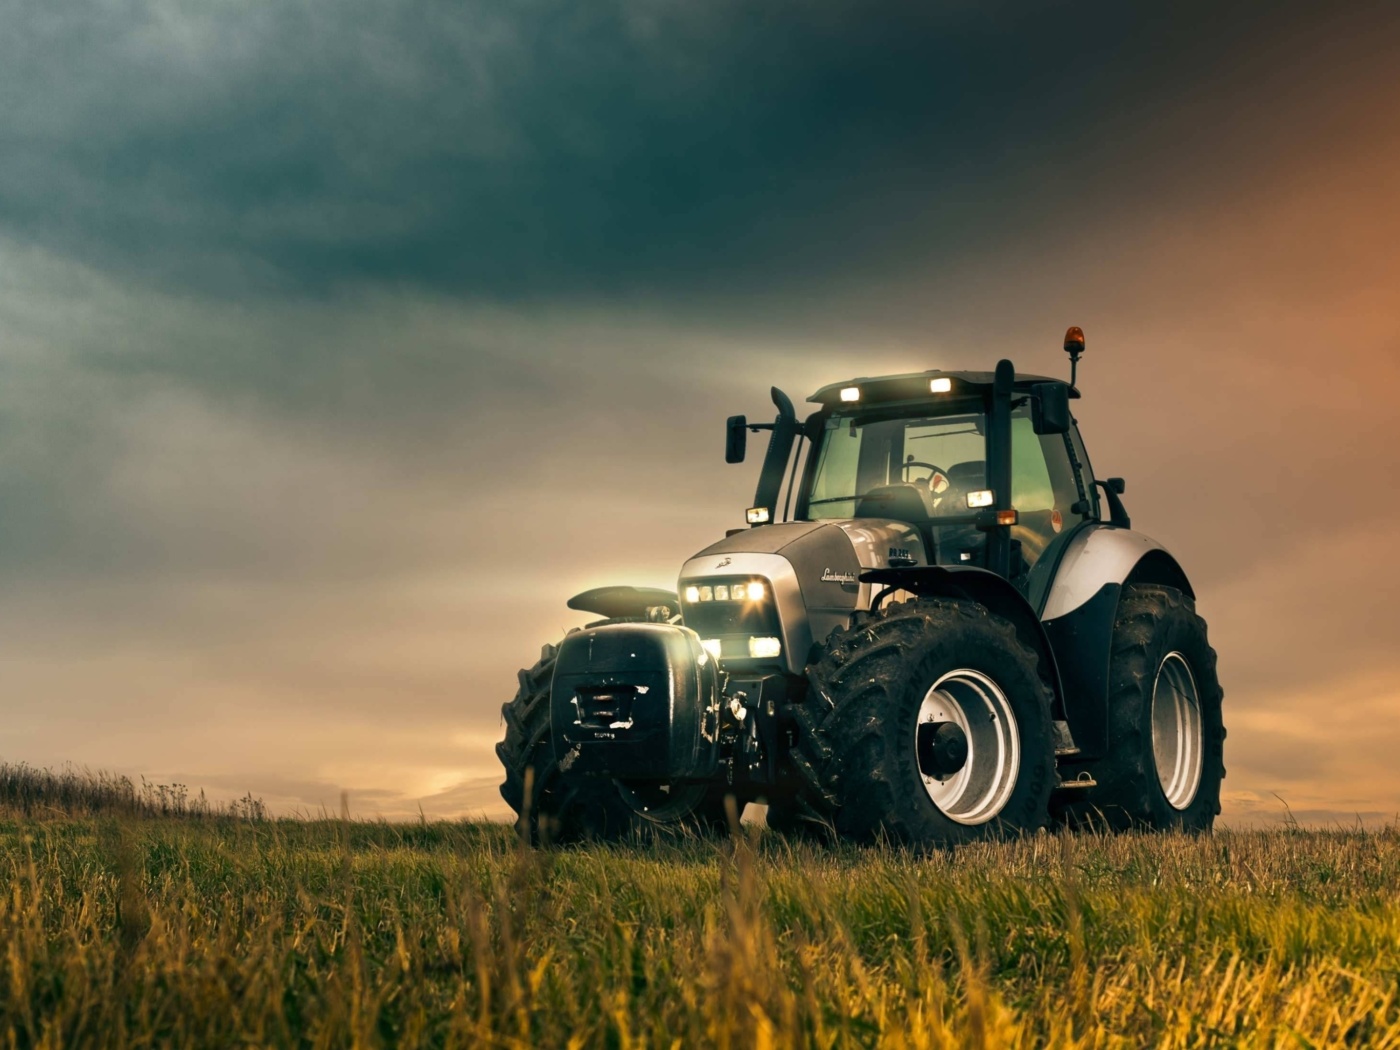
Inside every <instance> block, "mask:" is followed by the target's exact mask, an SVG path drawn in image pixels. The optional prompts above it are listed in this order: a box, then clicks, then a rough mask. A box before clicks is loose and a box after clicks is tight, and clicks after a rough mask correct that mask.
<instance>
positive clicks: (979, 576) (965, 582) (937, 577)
mask: <svg viewBox="0 0 1400 1050" xmlns="http://www.w3.org/2000/svg"><path fill="white" fill-rule="evenodd" d="M860 581H861V583H872V584H884V585H885V586H889V587H895V588H898V589H900V590H906V591H911V592H912V593H914V594H917V595H919V596H920V597H939V598H960V599H963V600H964V601H973V602H976V603H977V604H978V605H982V606H985V607H986V609H987V610H988V611H989V612H991V613H994V614H995V615H997V616H1000V617H1001V618H1002V619H1004V620H1007V621H1009V622H1010V623H1011V625H1012V626H1013V627H1015V628H1016V634H1017V635H1018V636H1019V637H1020V639H1021V641H1022V642H1023V643H1025V644H1026V645H1028V646H1030V647H1031V648H1032V649H1033V650H1035V654H1036V655H1037V656H1038V657H1039V658H1040V673H1041V675H1042V677H1044V679H1045V681H1046V684H1047V685H1049V686H1050V690H1051V692H1052V694H1053V695H1054V703H1053V704H1052V706H1051V712H1052V714H1053V716H1054V718H1055V719H1056V720H1058V721H1062V720H1064V718H1065V713H1064V709H1065V697H1064V689H1063V688H1062V686H1061V684H1060V670H1059V665H1058V664H1057V662H1056V660H1055V650H1054V647H1053V646H1052V645H1051V644H1050V639H1049V638H1048V637H1046V634H1045V629H1044V627H1042V626H1041V623H1040V621H1039V620H1038V619H1037V618H1036V615H1035V610H1034V609H1032V608H1031V606H1030V603H1029V602H1027V601H1026V599H1025V598H1024V597H1022V596H1021V592H1020V591H1018V590H1017V589H1016V588H1015V587H1013V586H1012V585H1011V584H1010V583H1008V582H1007V581H1006V580H1004V579H1002V578H1001V577H1000V576H998V575H997V574H996V573H994V572H991V571H989V570H987V569H982V568H978V567H976V566H973V565H916V566H911V567H908V568H900V569H873V570H871V571H870V572H864V573H861V576H860Z"/></svg>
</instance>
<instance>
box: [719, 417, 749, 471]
mask: <svg viewBox="0 0 1400 1050" xmlns="http://www.w3.org/2000/svg"><path fill="white" fill-rule="evenodd" d="M748 443H749V421H748V418H747V417H745V416H730V417H729V422H728V423H726V424H725V431H724V461H725V462H726V463H742V462H744V453H745V452H747V451H748Z"/></svg>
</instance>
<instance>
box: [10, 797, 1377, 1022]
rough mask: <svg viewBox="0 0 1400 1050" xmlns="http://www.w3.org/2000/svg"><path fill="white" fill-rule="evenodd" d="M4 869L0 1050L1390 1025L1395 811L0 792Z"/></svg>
mask: <svg viewBox="0 0 1400 1050" xmlns="http://www.w3.org/2000/svg"><path fill="white" fill-rule="evenodd" d="M2 805H3V799H0V806H2ZM0 865H3V869H4V877H5V879H6V885H7V886H8V890H7V892H6V893H5V894H4V896H3V899H0V1045H8V1046H16V1047H29V1046H51V1047H70V1046H124V1047H125V1046H146V1045H182V1046H191V1045H197V1046H325V1047H345V1046H365V1047H369V1046H391V1045H403V1046H418V1045H434V1046H521V1047H524V1046H570V1045H572V1046H605V1047H619V1048H621V1047H640V1046H647V1047H653V1046H656V1047H671V1046H684V1047H690V1046H720V1047H736V1048H738V1047H745V1048H746V1047H751V1046H821V1047H828V1046H890V1047H951V1046H969V1045H971V1046H977V1045H988V1046H1002V1045H1012V1046H1016V1045H1025V1046H1047V1045H1049V1046H1056V1047H1059V1046H1124V1047H1142V1046H1236V1045H1238V1046H1280V1047H1308V1046H1315V1047H1322V1046H1346V1045H1350V1046H1400V1001H1398V998H1397V997H1398V996H1400V893H1398V892H1397V887H1400V835H1397V833H1396V831H1395V830H1393V829H1392V830H1386V831H1379V832H1368V831H1359V830H1358V831H1331V832H1309V831H1303V830H1298V829H1287V830H1282V831H1273V832H1226V833H1219V834H1217V835H1215V836H1214V837H1209V838H1184V837H1148V836H1136V835H1125V836H1118V837H1112V838H1101V837H1096V836H1053V835H1043V836H1039V837H1036V838H1034V839H1031V840H1028V841H1023V842H1017V843H1007V844H1002V845H995V846H984V847H975V848H968V849H964V850H961V851H959V852H957V853H953V854H948V855H935V856H931V857H923V858H919V857H914V856H911V855H908V854H905V853H900V852H895V851H888V850H862V849H853V848H843V849H838V850H824V849H818V848H814V847H807V846H796V847H795V846H789V845H788V844H786V843H784V842H782V841H781V840H777V839H775V838H772V837H770V836H768V835H767V834H765V833H762V832H755V833H754V834H753V835H751V836H749V837H745V838H741V839H739V840H737V841H734V840H729V841H721V842H706V841H696V840H684V841H677V842H672V843H669V844H664V845H652V846H642V845H631V846H618V847H591V848H584V849H574V850H564V851H556V852H533V851H521V850H520V849H519V848H518V847H517V846H516V844H515V842H514V839H513V837H512V835H511V833H510V831H509V829H507V828H505V827H502V826H499V825H491V824H472V823H431V824H429V823H420V824H409V825H391V824H382V823H366V822H354V821H350V822H336V821H320V822H309V821H307V822H303V821H269V820H264V819H249V818H247V817H237V816H233V815H231V814H229V813H224V814H222V815H220V814H218V813H213V812H210V813H206V814H201V815H198V816H197V817H196V818H195V819H190V818H188V817H160V816H142V815H139V814H130V813H118V814H113V815H108V814H103V813H98V814H96V815H74V816H59V815H54V814H48V815H44V816H35V815H29V816H25V815H23V814H20V813H19V812H18V811H11V814H10V815H9V816H8V817H3V818H0Z"/></svg>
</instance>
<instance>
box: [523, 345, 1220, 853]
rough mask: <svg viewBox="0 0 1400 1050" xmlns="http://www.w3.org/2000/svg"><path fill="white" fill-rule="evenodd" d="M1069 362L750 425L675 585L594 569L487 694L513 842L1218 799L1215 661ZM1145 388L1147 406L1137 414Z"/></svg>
mask: <svg viewBox="0 0 1400 1050" xmlns="http://www.w3.org/2000/svg"><path fill="white" fill-rule="evenodd" d="M1064 349H1065V351H1066V352H1067V353H1068V354H1069V357H1070V376H1069V380H1068V382H1066V381H1065V380H1063V379H1056V378H1053V377H1047V376H1040V375H1029V374H1024V373H1018V372H1017V371H1016V369H1015V367H1014V366H1013V365H1012V364H1011V362H1010V361H1007V360H1002V361H1000V362H998V363H997V365H996V367H995V369H993V370H992V371H990V372H977V371H944V370H941V369H930V370H928V371H924V372H911V373H904V374H897V375H884V376H873V377H871V376H861V377H856V378H850V379H844V380H841V381H838V382H833V383H830V384H828V385H826V386H823V387H822V388H821V389H819V390H817V391H816V393H814V394H813V395H812V396H811V397H810V398H808V402H809V403H810V404H811V405H813V406H814V407H813V409H812V411H810V412H809V413H808V414H807V415H806V416H805V417H802V418H799V416H798V414H797V411H796V409H795V408H794V406H793V403H792V401H791V399H790V398H788V396H787V395H786V394H784V393H783V392H782V391H781V390H779V389H778V388H777V387H774V388H772V389H771V390H770V392H769V393H770V397H771V400H772V402H773V406H774V408H775V409H776V414H775V416H774V417H773V420H772V422H761V423H750V422H749V420H748V417H747V416H745V415H735V416H730V417H729V419H728V421H727V423H726V427H725V460H726V461H727V462H730V463H739V462H742V461H743V460H744V458H745V454H746V451H747V440H748V435H749V434H751V433H759V432H766V433H767V434H768V442H767V448H766V450H765V452H764V456H763V462H762V465H761V467H760V469H759V473H758V481H757V487H756V489H755V493H754V498H753V501H752V505H751V506H750V507H749V508H748V509H747V510H746V511H745V523H746V525H747V526H748V527H747V528H735V529H731V530H729V532H728V533H727V534H726V535H725V537H724V538H723V539H720V540H718V541H717V542H715V543H713V544H711V545H709V546H708V547H706V548H705V549H703V550H701V551H699V552H698V553H696V554H695V555H693V556H692V557H691V558H689V559H687V560H686V561H685V562H684V564H683V565H682V566H681V570H680V573H679V577H678V585H677V587H676V589H675V590H674V591H672V590H667V589H665V588H661V587H634V586H618V585H613V586H600V587H595V588H594V589H592V590H590V591H586V592H584V593H583V594H580V595H576V596H575V597H574V598H572V599H570V600H569V606H570V608H573V609H577V610H580V611H583V612H586V613H590V614H593V615H595V616H598V617H601V619H597V620H594V621H593V622H590V623H587V624H586V625H585V626H583V627H582V628H581V629H577V630H574V631H572V632H570V633H569V634H568V635H566V636H565V637H564V639H563V640H562V642H561V644H559V645H558V646H557V647H556V646H546V647H545V649H544V651H543V653H542V655H541V658H540V660H539V661H538V662H537V663H535V665H534V666H533V667H531V668H529V669H527V670H525V671H522V672H521V676H520V691H519V693H518V694H517V695H516V697H515V699H514V700H512V701H511V702H510V703H508V704H507V705H506V706H505V709H504V715H505V724H506V733H505V739H504V740H503V741H502V742H501V744H500V745H499V746H498V747H497V753H498V755H499V756H500V758H501V761H502V763H503V765H504V767H505V783H504V784H503V785H502V787H501V792H502V794H503V796H504V797H505V799H506V801H507V802H509V803H510V805H511V806H512V807H513V808H514V809H515V811H516V813H517V814H518V815H519V820H518V822H517V827H518V828H519V830H520V832H521V834H522V835H524V836H525V837H526V838H527V839H528V840H529V841H532V842H540V841H544V840H551V839H552V840H556V841H558V840H566V839H578V838H586V837H603V838H613V837H620V836H628V835H632V834H635V833H638V832H641V833H650V832H655V831H657V830H660V829H665V828H672V827H676V826H681V825H688V826H691V827H693V828H696V829H699V830H702V831H707V830H712V829H715V828H722V827H726V826H727V823H728V822H727V820H726V816H725V814H726V808H725V807H726V799H728V798H732V799H733V802H734V804H735V805H737V806H738V807H739V808H740V809H742V808H743V806H744V805H745V804H747V803H749V802H756V803H759V802H761V803H766V804H767V821H768V824H769V826H770V827H771V828H775V829H778V830H781V831H797V830H801V829H806V830H808V831H810V832H812V833H815V834H835V835H836V836H839V837H842V838H848V839H852V840H861V841H894V842H899V843H905V844H908V845H912V846H916V847H928V846H942V845H952V844H957V843H961V842H968V841H974V840H978V839H985V838H990V837H996V836H1000V835H1008V834H1011V835H1019V834H1024V833H1027V832H1030V831H1034V830H1035V829H1037V828H1040V827H1042V826H1045V825H1047V824H1049V823H1051V822H1062V823H1069V824H1079V823H1088V822H1098V824H1099V826H1101V827H1102V826H1104V825H1107V826H1109V827H1113V828H1126V827H1133V826H1141V827H1147V828H1156V829H1181V830H1187V831H1200V830H1203V829H1206V828H1209V827H1210V826H1211V824H1212V822H1213V820H1214V818H1215V815H1216V813H1218V812H1219V797H1220V784H1221V778H1222V777H1223V776H1224V767H1223V764H1222V741H1223V739H1224V735H1225V733H1224V727H1223V723H1222V715H1221V691H1220V685H1219V681H1218V679H1217V676H1216V670H1215V652H1214V650H1212V649H1211V647H1210V645H1209V643H1208V641H1207V638H1206V627H1205V622H1204V621H1203V620H1202V619H1201V618H1200V617H1199V616H1198V615H1197V614H1196V611H1195V604H1194V603H1195V593H1194V590H1193V588H1192V585H1191V583H1190V581H1189V580H1188V578H1187V576H1186V573H1185V571H1184V570H1183V569H1182V567H1181V565H1180V564H1179V563H1178V562H1177V560H1176V559H1175V558H1174V557H1173V556H1172V555H1171V554H1170V553H1169V552H1168V551H1167V550H1166V549H1165V548H1164V547H1163V546H1162V545H1161V544H1160V543H1157V542H1156V541H1155V540H1153V539H1151V538H1150V537H1148V536H1146V535H1144V534H1143V533H1141V532H1138V531H1135V530H1134V529H1133V528H1132V521H1131V520H1130V518H1129V517H1128V513H1127V510H1126V508H1125V507H1124V505H1123V501H1122V499H1121V496H1122V494H1123V492H1124V490H1125V485H1124V483H1123V480H1122V479H1121V478H1108V479H1106V480H1103V479H1099V478H1097V477H1095V475H1094V472H1093V468H1092V467H1091V465H1090V460H1089V456H1088V453H1087V451H1086V450H1085V447H1084V443H1083V441H1082V439H1081V436H1080V433H1079V424H1078V421H1077V420H1076V419H1075V418H1074V414H1073V413H1072V412H1071V410H1070V406H1071V404H1072V401H1073V399H1076V398H1078V397H1079V396H1080V392H1079V390H1078V388H1077V381H1078V375H1077V369H1078V362H1079V359H1080V357H1081V355H1082V354H1083V352H1084V332H1083V330H1082V329H1080V328H1077V327H1072V328H1070V329H1069V330H1068V331H1067V332H1066V334H1065V340H1064ZM1146 407H1147V406H1144V408H1146Z"/></svg>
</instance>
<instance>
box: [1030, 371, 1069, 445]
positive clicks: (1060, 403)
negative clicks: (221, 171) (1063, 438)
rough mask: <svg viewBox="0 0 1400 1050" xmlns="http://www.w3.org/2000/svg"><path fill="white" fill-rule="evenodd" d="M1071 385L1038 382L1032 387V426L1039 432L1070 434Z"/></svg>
mask: <svg viewBox="0 0 1400 1050" xmlns="http://www.w3.org/2000/svg"><path fill="white" fill-rule="evenodd" d="M1069 424H1070V415H1069V387H1067V386H1065V385H1064V384H1063V383H1036V384H1035V386H1033V387H1031V427H1032V428H1033V429H1034V430H1035V432H1036V433H1037V434H1068V433H1069Z"/></svg>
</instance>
